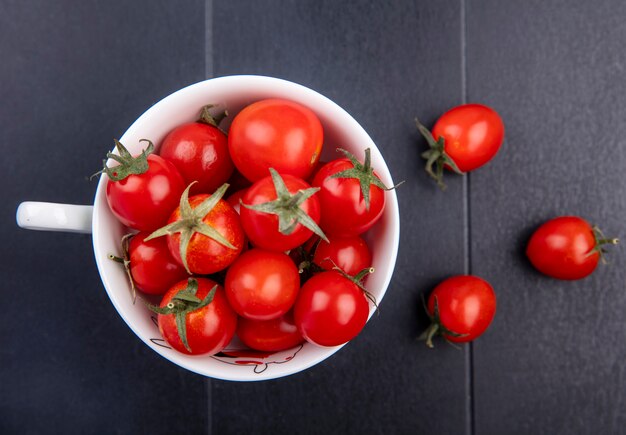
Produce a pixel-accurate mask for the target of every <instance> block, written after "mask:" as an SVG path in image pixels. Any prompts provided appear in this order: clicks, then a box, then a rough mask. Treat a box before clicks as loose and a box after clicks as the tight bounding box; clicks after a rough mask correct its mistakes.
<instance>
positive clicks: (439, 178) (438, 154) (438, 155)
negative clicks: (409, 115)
mask: <svg viewBox="0 0 626 435" xmlns="http://www.w3.org/2000/svg"><path fill="white" fill-rule="evenodd" d="M415 124H416V125H417V129H418V130H419V132H420V133H421V134H422V136H423V137H424V139H426V142H427V143H428V146H429V149H428V150H427V151H424V152H423V153H422V157H423V158H424V159H426V172H427V173H428V175H430V176H431V178H432V179H433V180H435V181H436V182H437V185H438V186H439V188H440V189H441V190H446V188H447V186H446V185H445V183H444V182H443V169H444V167H445V165H448V166H449V167H450V168H452V170H453V171H454V172H456V173H457V174H460V175H463V172H462V171H461V170H460V169H459V167H458V166H457V164H456V163H455V162H454V160H452V159H451V158H450V156H448V154H446V152H445V145H446V142H445V139H444V138H443V137H439V139H437V140H435V138H434V137H433V135H432V134H431V133H430V131H429V130H428V129H427V128H426V127H424V125H422V123H420V122H419V120H418V119H417V118H415ZM433 166H435V169H434V170H433Z"/></svg>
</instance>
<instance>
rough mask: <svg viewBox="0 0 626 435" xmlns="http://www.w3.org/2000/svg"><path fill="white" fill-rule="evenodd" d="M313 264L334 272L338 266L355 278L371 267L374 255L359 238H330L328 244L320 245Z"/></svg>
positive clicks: (321, 243) (320, 243)
mask: <svg viewBox="0 0 626 435" xmlns="http://www.w3.org/2000/svg"><path fill="white" fill-rule="evenodd" d="M309 243H310V242H307V244H309ZM313 262H314V263H315V264H317V265H318V266H320V267H322V268H324V269H326V270H332V268H333V267H334V266H335V265H337V267H339V268H340V269H341V270H343V271H344V272H345V273H347V274H348V275H351V276H355V275H356V274H357V273H359V272H360V271H362V270H363V269H365V268H368V267H371V265H372V254H371V252H370V249H369V248H368V246H367V243H365V240H363V239H362V238H361V237H359V236H353V237H329V238H328V242H325V241H323V240H320V242H319V243H318V245H317V248H316V249H315V254H314V255H313ZM333 263H334V264H333Z"/></svg>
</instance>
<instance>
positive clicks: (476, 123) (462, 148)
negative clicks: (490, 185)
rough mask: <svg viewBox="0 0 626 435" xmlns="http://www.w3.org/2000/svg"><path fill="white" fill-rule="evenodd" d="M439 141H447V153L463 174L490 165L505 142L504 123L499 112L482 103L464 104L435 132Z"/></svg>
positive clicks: (446, 115)
mask: <svg viewBox="0 0 626 435" xmlns="http://www.w3.org/2000/svg"><path fill="white" fill-rule="evenodd" d="M432 135H433V137H434V138H435V140H438V139H439V138H440V137H443V138H444V139H445V145H444V150H445V152H446V154H447V155H448V156H449V157H450V158H451V159H452V160H453V161H454V162H455V163H456V164H457V166H458V167H459V169H460V170H461V171H462V172H468V171H472V170H474V169H477V168H479V167H481V166H483V165H484V164H485V163H487V162H489V161H490V160H491V159H492V158H493V157H494V156H495V155H496V153H497V152H498V150H499V149H500V146H501V145H502V141H503V140H504V123H503V122H502V118H500V116H499V115H498V113H497V112H496V111H495V110H493V109H492V108H490V107H488V106H485V105H482V104H464V105H461V106H457V107H455V108H453V109H451V110H449V111H448V112H446V113H444V114H443V115H442V116H441V117H440V118H439V119H438V120H437V122H436V123H435V126H434V127H433V130H432Z"/></svg>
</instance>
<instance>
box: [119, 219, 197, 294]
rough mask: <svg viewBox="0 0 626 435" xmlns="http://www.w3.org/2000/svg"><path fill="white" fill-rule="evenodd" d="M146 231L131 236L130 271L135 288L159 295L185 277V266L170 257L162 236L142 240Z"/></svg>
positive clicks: (129, 248) (129, 250)
mask: <svg viewBox="0 0 626 435" xmlns="http://www.w3.org/2000/svg"><path fill="white" fill-rule="evenodd" d="M148 235H149V233H148V232H145V231H143V232H140V233H138V234H136V235H134V236H133V237H132V239H131V240H130V244H129V247H128V254H129V259H130V273H131V275H132V277H133V281H134V282H135V285H136V286H137V288H138V289H139V290H141V291H143V292H144V293H149V294H155V295H161V294H163V293H165V292H166V291H167V290H169V288H170V287H172V286H173V285H174V284H175V283H177V282H178V281H180V280H182V279H185V277H187V272H186V271H185V268H184V267H183V266H182V265H181V264H180V263H179V262H178V261H176V260H174V257H172V254H171V253H170V250H169V249H168V247H167V241H166V240H165V239H164V238H157V239H153V240H148V241H146V240H144V239H145V238H146V237H148Z"/></svg>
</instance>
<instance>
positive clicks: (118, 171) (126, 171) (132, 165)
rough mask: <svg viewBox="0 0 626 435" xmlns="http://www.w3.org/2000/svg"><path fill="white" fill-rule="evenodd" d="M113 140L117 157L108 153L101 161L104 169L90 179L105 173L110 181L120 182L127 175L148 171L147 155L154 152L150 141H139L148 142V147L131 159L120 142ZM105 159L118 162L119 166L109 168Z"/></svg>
mask: <svg viewBox="0 0 626 435" xmlns="http://www.w3.org/2000/svg"><path fill="white" fill-rule="evenodd" d="M113 140H114V141H115V148H116V149H117V152H118V153H119V155H118V154H113V153H112V152H108V153H107V158H106V159H104V160H103V161H102V164H103V166H104V167H103V168H102V170H100V171H98V172H96V173H95V174H93V175H92V177H95V176H96V175H98V174H102V173H105V174H107V175H108V176H109V178H110V179H111V180H112V181H121V180H123V179H124V178H126V177H128V176H129V175H133V174H134V175H140V174H143V173H145V172H146V171H147V170H148V168H149V166H148V155H149V154H150V153H152V152H153V151H154V144H153V143H152V142H151V141H149V140H148V139H141V140H140V141H139V142H148V146H147V147H146V149H144V150H143V151H142V152H141V154H139V155H138V156H137V157H133V156H132V154H131V153H130V152H129V151H128V150H127V149H126V147H125V146H124V145H122V143H121V142H120V141H118V140H117V139H113ZM107 159H113V160H115V161H116V162H118V163H119V165H117V166H113V167H112V168H110V167H108V166H107Z"/></svg>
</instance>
